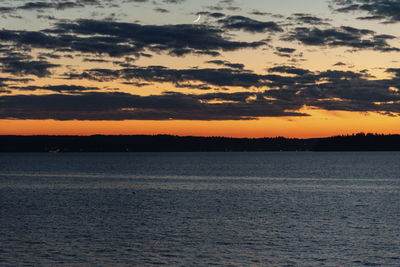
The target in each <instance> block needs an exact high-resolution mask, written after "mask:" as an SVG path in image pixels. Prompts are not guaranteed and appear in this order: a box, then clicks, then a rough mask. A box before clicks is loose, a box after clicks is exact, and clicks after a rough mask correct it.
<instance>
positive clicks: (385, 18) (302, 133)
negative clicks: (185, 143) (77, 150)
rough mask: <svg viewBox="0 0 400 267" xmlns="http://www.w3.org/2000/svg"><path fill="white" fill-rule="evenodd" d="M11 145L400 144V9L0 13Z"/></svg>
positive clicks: (239, 6)
mask: <svg viewBox="0 0 400 267" xmlns="http://www.w3.org/2000/svg"><path fill="white" fill-rule="evenodd" d="M0 15H1V16H0V23H1V29H0V71H1V74H0V134H17V135H41V134H50V135H91V134H173V135H185V136H186V135H193V136H227V137H250V138H252V137H275V136H285V137H299V138H310V137H325V136H333V135H342V134H352V133H357V132H372V133H384V134H399V133H400V118H399V115H400V91H399V90H400V67H399V60H400V57H399V54H400V43H399V37H400V23H399V22H400V3H399V1H398V0H303V1H298V0H280V1H276V0H202V1H199V0H116V1H110V0H65V1H62V0H47V1H45V0H43V1H26V0H12V1H11V0H0Z"/></svg>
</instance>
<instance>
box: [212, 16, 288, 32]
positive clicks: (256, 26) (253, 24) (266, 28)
mask: <svg viewBox="0 0 400 267" xmlns="http://www.w3.org/2000/svg"><path fill="white" fill-rule="evenodd" d="M217 22H218V23H219V24H221V25H222V26H223V27H224V28H225V29H228V30H243V31H246V32H251V33H264V32H282V31H283V30H282V28H281V27H280V26H279V25H278V24H277V23H276V22H273V21H267V22H263V21H258V20H253V19H251V18H248V17H244V16H229V17H226V18H223V19H220V20H218V21H217Z"/></svg>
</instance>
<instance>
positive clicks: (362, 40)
mask: <svg viewBox="0 0 400 267" xmlns="http://www.w3.org/2000/svg"><path fill="white" fill-rule="evenodd" d="M395 38H396V37H395V36H392V35H378V34H376V33H375V32H374V31H371V30H366V29H357V28H353V27H348V26H342V27H338V28H327V29H320V28H316V27H312V28H307V27H297V28H295V29H293V30H292V31H290V32H289V33H288V34H287V35H286V36H285V37H284V38H283V40H286V41H298V42H300V43H302V44H304V45H312V46H328V47H341V46H343V47H349V48H352V49H372V50H377V51H381V52H393V51H400V49H399V48H397V47H392V46H390V45H389V44H388V43H387V41H388V40H392V39H395Z"/></svg>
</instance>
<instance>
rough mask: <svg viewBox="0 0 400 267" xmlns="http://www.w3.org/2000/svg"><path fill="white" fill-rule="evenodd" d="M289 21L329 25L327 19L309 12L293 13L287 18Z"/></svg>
mask: <svg viewBox="0 0 400 267" xmlns="http://www.w3.org/2000/svg"><path fill="white" fill-rule="evenodd" d="M287 20H288V21H290V22H291V23H296V24H309V25H329V21H330V20H329V19H322V18H319V17H317V16H314V15H311V14H304V13H295V14H293V15H292V16H291V17H288V18H287Z"/></svg>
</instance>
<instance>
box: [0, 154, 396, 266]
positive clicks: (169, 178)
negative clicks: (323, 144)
mask: <svg viewBox="0 0 400 267" xmlns="http://www.w3.org/2000/svg"><path fill="white" fill-rule="evenodd" d="M399 160H400V154H399V153H303V152H302V153H164V154H163V153H132V154H130V153H127V154H96V153H94V154H0V215H1V216H0V265H2V266H3V265H5V266H7V265H9V266H15V265H23V264H27V265H32V264H33V265H38V264H44V265H46V264H47V265H52V264H55V265H63V264H65V265H85V264H86V265H93V264H94V265H119V266H121V265H126V266H131V265H155V264H165V265H183V266H187V265H200V266H206V265H273V266H288V265H289V266H290V265H300V266H304V265H305V266H309V265H313V266H315V265H327V266H337V265H340V264H341V265H345V266H363V265H384V266H388V265H392V266H396V265H397V264H398V262H399V261H400V257H399V254H398V248H399V247H400V238H399V235H400V234H399V233H398V222H399V221H400V209H399V207H398V203H400V194H399V193H400V171H399V168H398V162H399Z"/></svg>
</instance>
